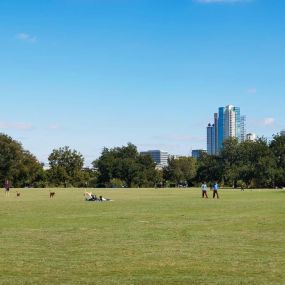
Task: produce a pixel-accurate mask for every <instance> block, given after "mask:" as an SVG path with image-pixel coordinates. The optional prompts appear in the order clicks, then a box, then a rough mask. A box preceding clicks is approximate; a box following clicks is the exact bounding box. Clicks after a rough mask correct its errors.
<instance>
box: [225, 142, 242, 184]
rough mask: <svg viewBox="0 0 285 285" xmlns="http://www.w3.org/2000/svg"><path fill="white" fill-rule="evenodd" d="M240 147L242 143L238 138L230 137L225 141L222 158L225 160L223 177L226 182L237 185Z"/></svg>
mask: <svg viewBox="0 0 285 285" xmlns="http://www.w3.org/2000/svg"><path fill="white" fill-rule="evenodd" d="M239 147H240V144H239V142H238V140H237V139H236V138H229V139H228V140H226V141H224V143H223V149H222V152H221V158H222V161H223V177H224V181H225V183H227V184H228V185H231V186H233V187H235V188H236V187H237V181H238V179H239V170H240V168H239V159H240V156H239Z"/></svg>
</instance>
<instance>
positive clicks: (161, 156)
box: [141, 150, 169, 166]
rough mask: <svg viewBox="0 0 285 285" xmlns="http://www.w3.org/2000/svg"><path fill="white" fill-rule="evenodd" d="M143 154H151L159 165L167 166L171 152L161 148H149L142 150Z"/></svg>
mask: <svg viewBox="0 0 285 285" xmlns="http://www.w3.org/2000/svg"><path fill="white" fill-rule="evenodd" d="M141 154H142V155H150V156H151V158H152V159H153V161H154V162H155V163H156V164H157V165H159V166H167V165H168V158H169V154H168V152H166V151H161V150H148V151H142V152H141Z"/></svg>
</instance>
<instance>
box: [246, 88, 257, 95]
mask: <svg viewBox="0 0 285 285" xmlns="http://www.w3.org/2000/svg"><path fill="white" fill-rule="evenodd" d="M246 93H248V94H256V93H257V89H256V88H255V87H251V88H248V89H247V90H246Z"/></svg>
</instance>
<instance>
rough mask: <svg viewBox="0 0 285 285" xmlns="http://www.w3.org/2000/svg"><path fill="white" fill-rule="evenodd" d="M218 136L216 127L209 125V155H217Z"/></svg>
mask: <svg viewBox="0 0 285 285" xmlns="http://www.w3.org/2000/svg"><path fill="white" fill-rule="evenodd" d="M215 141H216V134H215V125H214V124H213V125H211V124H208V127H207V153H208V154H210V155H214V154H215V153H216V146H215Z"/></svg>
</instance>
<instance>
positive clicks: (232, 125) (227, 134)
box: [207, 105, 246, 155]
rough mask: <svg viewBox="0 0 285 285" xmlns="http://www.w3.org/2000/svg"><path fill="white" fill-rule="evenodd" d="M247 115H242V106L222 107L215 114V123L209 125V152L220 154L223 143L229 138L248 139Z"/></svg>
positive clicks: (241, 140) (240, 140)
mask: <svg viewBox="0 0 285 285" xmlns="http://www.w3.org/2000/svg"><path fill="white" fill-rule="evenodd" d="M245 123H246V117H245V116H241V112H240V108H239V107H235V106H233V105H228V106H226V107H220V108H219V110H218V113H215V114H214V124H211V123H209V124H208V126H207V153H208V154H210V155H215V154H219V152H220V151H221V149H222V147H223V143H224V141H225V140H226V139H228V138H237V139H238V141H239V142H243V141H245V139H246V133H245V132H246V127H245Z"/></svg>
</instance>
